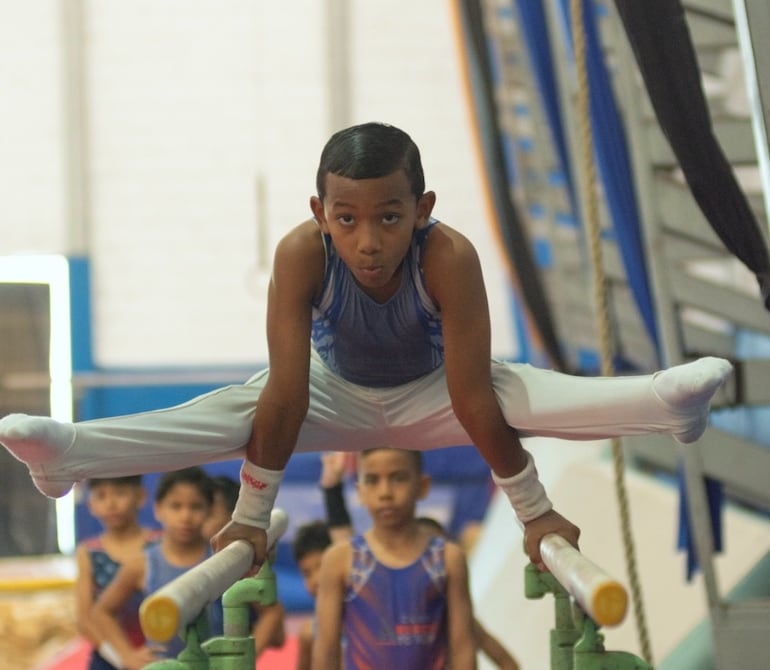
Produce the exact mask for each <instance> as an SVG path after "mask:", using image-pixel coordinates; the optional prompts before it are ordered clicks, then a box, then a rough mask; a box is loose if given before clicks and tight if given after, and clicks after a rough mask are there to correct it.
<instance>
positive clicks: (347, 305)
mask: <svg viewBox="0 0 770 670" xmlns="http://www.w3.org/2000/svg"><path fill="white" fill-rule="evenodd" d="M436 223H438V221H436V220H435V219H431V220H430V221H429V223H428V225H427V226H425V228H421V229H417V230H415V231H414V235H413V237H412V244H411V246H410V248H409V251H408V252H407V255H406V257H405V258H404V261H403V263H404V265H403V268H402V272H401V286H400V287H399V289H398V290H397V291H396V293H395V295H393V297H392V298H390V299H389V300H388V301H386V302H384V303H382V304H380V303H378V302H376V301H374V300H373V299H372V298H370V297H369V296H368V295H366V293H364V291H362V290H361V288H360V287H359V286H358V285H357V284H356V282H355V279H354V278H353V275H352V274H351V272H350V270H349V269H348V268H347V266H346V265H345V264H344V263H343V262H342V260H341V259H340V258H339V256H337V252H336V250H335V249H334V245H333V244H332V241H331V237H330V236H329V235H324V236H323V237H324V246H325V248H326V271H325V273H324V283H323V289H322V292H321V296H320V298H319V299H318V301H317V303H316V304H314V306H313V327H312V333H311V339H312V342H313V346H314V347H315V350H316V351H317V352H318V354H319V355H320V357H321V359H322V360H323V361H324V363H326V365H327V366H328V367H329V368H330V369H331V370H332V371H333V372H335V373H336V374H338V375H339V376H340V377H342V378H343V379H346V380H348V381H350V382H353V383H354V384H359V385H361V386H369V387H388V386H398V385H399V384H405V383H406V382H409V381H412V380H413V379H417V378H418V377H422V376H423V375H426V374H428V373H429V372H432V371H433V370H435V369H436V368H437V367H439V366H440V365H441V364H442V362H443V360H444V342H443V337H442V333H441V315H440V312H439V310H438V308H437V307H436V305H435V304H434V303H433V301H432V300H431V299H430V296H429V295H428V292H427V291H426V289H425V282H424V279H423V274H422V255H423V249H424V247H425V240H426V239H427V237H428V234H429V233H430V230H431V229H432V228H433V226H434V225H435V224H436Z"/></svg>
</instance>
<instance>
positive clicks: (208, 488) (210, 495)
mask: <svg viewBox="0 0 770 670" xmlns="http://www.w3.org/2000/svg"><path fill="white" fill-rule="evenodd" d="M177 484H192V485H193V486H195V487H197V489H198V491H200V493H201V495H202V496H203V497H204V498H205V499H206V501H207V502H208V504H209V505H211V504H212V503H213V502H214V484H213V483H212V481H211V477H209V476H208V475H207V474H206V472H205V471H204V470H203V468H199V467H197V466H193V467H191V468H182V469H181V470H174V471H173V472H166V473H164V474H163V476H162V477H161V478H160V480H159V481H158V488H157V489H156V491H155V502H160V501H161V500H163V498H165V497H166V496H167V495H168V492H169V491H170V490H171V489H172V487H174V486H176V485H177Z"/></svg>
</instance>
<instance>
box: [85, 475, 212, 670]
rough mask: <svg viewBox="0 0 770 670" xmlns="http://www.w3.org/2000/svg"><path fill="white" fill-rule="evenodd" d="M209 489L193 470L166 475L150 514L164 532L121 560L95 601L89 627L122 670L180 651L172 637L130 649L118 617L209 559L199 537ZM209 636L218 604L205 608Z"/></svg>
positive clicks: (205, 477) (204, 542) (207, 509)
mask: <svg viewBox="0 0 770 670" xmlns="http://www.w3.org/2000/svg"><path fill="white" fill-rule="evenodd" d="M213 498H214V490H213V486H212V483H211V479H210V477H209V476H208V475H207V474H206V473H205V472H204V471H203V470H202V469H201V468H198V467H192V468H185V469H183V470H178V471H175V472H167V473H166V474H164V475H163V476H162V477H161V478H160V480H159V482H158V488H157V492H156V495H155V504H154V507H153V511H154V513H155V518H156V519H157V520H158V522H159V523H160V525H161V526H162V528H163V531H162V535H161V538H160V540H159V541H158V542H157V543H156V544H154V545H152V546H151V547H149V548H147V549H145V550H144V552H143V553H142V554H140V555H138V556H135V557H134V558H132V559H131V560H129V561H126V562H125V563H124V564H123V565H122V566H121V568H120V570H119V571H118V573H117V574H116V575H115V578H114V579H113V580H112V582H110V584H109V586H107V588H106V589H105V590H104V592H103V593H102V594H101V595H100V596H99V598H98V599H97V600H96V603H95V604H94V607H93V609H92V611H91V616H92V618H93V622H94V625H95V627H96V629H97V631H98V633H99V635H100V636H101V637H102V639H104V640H106V641H107V642H108V643H109V644H110V645H111V646H112V647H113V648H114V650H115V652H116V653H117V654H118V657H119V658H120V661H121V667H123V668H125V669H126V670H140V669H141V668H143V667H144V666H145V665H147V664H148V663H150V662H152V661H154V660H158V659H159V658H176V656H177V655H178V654H179V652H180V651H181V650H182V649H183V648H184V642H183V641H182V639H181V638H179V637H175V638H174V639H173V640H172V641H171V642H169V643H168V644H167V645H166V647H165V648H163V649H161V648H159V647H158V646H153V647H152V648H151V647H150V646H148V645H144V646H142V647H139V648H135V647H133V646H132V645H131V644H130V641H129V640H128V637H127V635H126V632H125V631H124V630H123V629H122V627H121V625H120V621H119V618H118V613H119V612H120V611H121V609H122V608H123V607H124V605H125V603H126V602H128V601H129V600H131V599H132V598H133V597H134V594H136V593H137V592H139V593H140V594H141V596H142V597H145V596H148V595H150V594H151V593H153V592H155V591H157V590H158V589H159V588H160V587H161V586H164V585H165V584H167V583H169V582H170V581H172V580H173V579H176V578H177V577H179V576H181V575H183V574H184V573H185V572H187V571H188V570H189V569H190V568H192V567H194V566H195V565H198V563H200V562H201V561H203V560H205V559H206V558H208V557H209V556H211V555H212V550H211V546H210V545H209V542H208V540H207V538H206V537H205V536H204V534H203V524H204V523H205V521H206V519H207V518H208V516H209V512H210V510H211V504H212V501H213ZM206 614H207V618H208V625H209V636H215V635H221V634H222V617H223V614H222V605H221V602H219V601H217V602H214V603H212V604H211V605H210V606H209V607H208V608H207V612H206Z"/></svg>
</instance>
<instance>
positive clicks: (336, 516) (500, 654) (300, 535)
mask: <svg viewBox="0 0 770 670" xmlns="http://www.w3.org/2000/svg"><path fill="white" fill-rule="evenodd" d="M342 456H343V454H342V453H341V452H337V453H336V454H335V453H327V454H323V455H322V457H321V458H322V467H321V477H320V480H319V484H320V485H321V489H322V491H323V495H324V506H325V509H326V518H327V522H323V521H313V522H310V523H307V524H305V525H304V526H301V527H300V528H299V529H297V534H296V536H295V538H294V543H293V545H292V548H293V551H294V560H295V561H296V563H297V566H298V567H299V571H300V574H301V575H302V580H303V582H304V584H305V588H306V589H307V590H308V592H309V593H310V595H311V596H312V597H313V599H314V600H315V598H316V597H317V595H318V577H319V572H320V567H321V559H322V557H323V553H324V551H325V550H326V549H327V548H328V547H329V546H330V545H331V544H332V542H349V541H350V539H351V538H352V537H353V535H354V533H353V526H352V522H351V519H350V514H349V513H348V510H347V503H346V502H345V496H344V492H343V486H342V484H343V477H344V468H345V465H346V464H345V460H346V459H344V458H342ZM417 522H418V523H419V524H421V525H423V526H425V527H426V528H427V529H428V530H430V531H431V532H432V533H434V534H436V535H441V536H442V537H444V538H447V539H448V535H447V533H446V531H445V529H444V528H443V527H442V526H441V524H440V523H438V521H436V520H435V519H431V518H429V517H418V518H417ZM461 548H462V545H461ZM315 628H316V624H315V617H313V618H311V619H308V620H306V621H304V622H303V625H302V627H301V628H300V630H299V635H298V642H299V644H298V646H299V653H298V662H297V670H309V668H310V667H311V666H310V659H311V652H310V650H311V649H312V644H313V640H314V638H315ZM473 632H474V635H475V642H476V645H477V647H478V649H479V651H481V652H482V653H483V654H484V655H485V656H486V657H487V658H488V659H489V660H490V661H491V662H492V663H493V664H494V666H495V667H496V668H501V670H518V669H519V665H518V663H517V662H516V659H515V658H513V656H511V654H510V653H509V652H508V650H507V649H506V648H505V647H504V646H503V645H502V644H501V643H500V641H499V640H497V639H496V638H495V637H494V636H493V635H491V634H490V633H489V632H488V631H487V630H486V629H485V628H484V627H483V626H482V625H481V623H480V622H479V621H478V619H476V618H474V620H473Z"/></svg>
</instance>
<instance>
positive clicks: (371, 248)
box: [358, 224, 381, 254]
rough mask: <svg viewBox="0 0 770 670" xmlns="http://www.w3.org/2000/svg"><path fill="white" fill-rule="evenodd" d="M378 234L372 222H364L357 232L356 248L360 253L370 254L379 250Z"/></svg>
mask: <svg viewBox="0 0 770 670" xmlns="http://www.w3.org/2000/svg"><path fill="white" fill-rule="evenodd" d="M380 246H381V242H380V235H379V231H378V230H377V227H376V226H375V225H374V224H364V225H362V226H361V227H360V228H359V232H358V249H359V251H361V253H364V254H372V253H375V252H376V251H379V249H380Z"/></svg>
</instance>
